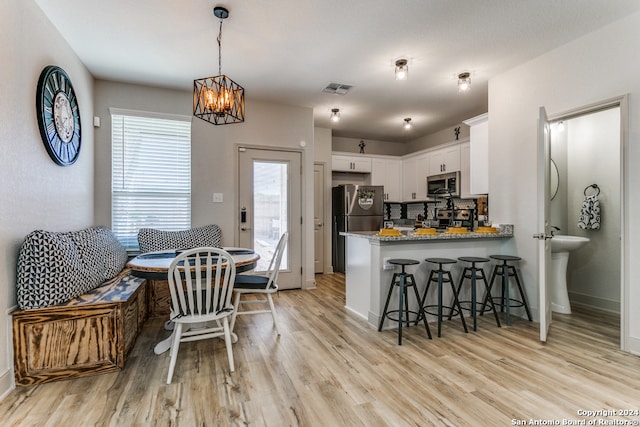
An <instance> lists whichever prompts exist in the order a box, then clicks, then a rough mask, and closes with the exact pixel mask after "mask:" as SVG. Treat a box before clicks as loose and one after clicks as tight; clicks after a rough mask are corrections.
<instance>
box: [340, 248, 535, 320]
mask: <svg viewBox="0 0 640 427" xmlns="http://www.w3.org/2000/svg"><path fill="white" fill-rule="evenodd" d="M512 244H513V242H511V239H509V238H486V239H484V238H483V239H459V240H457V239H452V240H438V241H394V242H381V241H376V240H371V239H368V238H367V237H366V236H352V235H348V236H346V286H345V292H346V301H345V302H346V304H345V308H346V309H347V310H348V311H349V312H351V313H353V314H355V315H356V316H358V317H360V318H361V319H364V320H366V321H367V322H368V323H369V325H370V326H371V327H372V328H377V327H378V322H379V321H380V317H381V316H382V311H383V309H384V303H385V301H386V297H387V294H388V292H389V284H390V283H391V278H392V277H393V273H394V272H395V273H397V272H399V269H390V270H387V269H385V268H384V265H385V260H387V259H390V258H410V259H417V260H424V259H425V258H429V257H445V258H453V259H456V258H457V257H459V256H460V255H461V254H465V255H467V256H476V257H488V256H489V255H491V254H502V253H509V252H511V251H512V250H513V249H512V248H511V245H512ZM463 267H464V265H463V263H457V264H455V265H453V266H452V267H451V271H452V274H453V278H454V281H455V282H456V283H457V282H458V280H459V277H460V274H461V273H462V268H463ZM430 268H431V267H430V266H428V265H427V264H426V263H425V262H424V261H423V262H421V263H420V265H416V266H411V267H409V268H408V272H410V273H413V274H414V276H415V280H416V283H417V284H418V292H419V293H420V295H422V294H423V292H424V290H425V287H426V282H427V278H428V275H429V269H430ZM488 268H489V267H488V266H487V267H485V269H487V270H488ZM432 288H433V289H434V292H435V288H436V287H435V286H432ZM444 289H445V292H444V295H443V297H444V301H450V299H451V298H452V294H451V290H450V289H447V287H445V288H444ZM429 298H430V299H431V300H432V298H434V295H433V294H432V292H431V291H430V292H429ZM461 299H463V300H469V299H470V295H469V294H468V292H467V289H465V290H464V291H463V294H462V295H461ZM414 300H415V298H409V301H408V302H409V309H410V310H416V309H417V306H416V304H415V301H414ZM389 306H390V307H397V306H398V299H397V292H396V293H394V295H393V297H392V299H391V302H390V305H389ZM514 314H515V315H517V316H524V310H520V308H518V309H515V310H514ZM465 315H468V313H465ZM428 317H429V319H428V321H429V322H433V321H435V320H436V318H435V316H432V315H428ZM396 327H397V323H396V322H388V324H387V322H385V325H384V328H385V329H387V328H396ZM422 332H424V330H423V331H422Z"/></svg>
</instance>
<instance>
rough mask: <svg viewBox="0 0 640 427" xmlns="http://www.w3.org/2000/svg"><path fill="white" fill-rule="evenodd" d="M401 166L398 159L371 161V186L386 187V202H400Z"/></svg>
mask: <svg viewBox="0 0 640 427" xmlns="http://www.w3.org/2000/svg"><path fill="white" fill-rule="evenodd" d="M400 165H401V161H400V160H397V159H390V158H387V159H378V158H376V159H372V161H371V185H383V186H384V200H385V202H400V201H401V200H402V198H401V197H402V195H401V193H400V187H401V184H400V181H401V177H400Z"/></svg>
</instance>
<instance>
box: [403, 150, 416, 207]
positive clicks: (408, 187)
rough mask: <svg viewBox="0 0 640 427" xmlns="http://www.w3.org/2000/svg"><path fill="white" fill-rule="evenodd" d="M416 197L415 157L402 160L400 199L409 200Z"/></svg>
mask: <svg viewBox="0 0 640 427" xmlns="http://www.w3.org/2000/svg"><path fill="white" fill-rule="evenodd" d="M415 199H416V159H415V158H409V159H404V160H403V161H402V201H403V202H411V201H413V200H415Z"/></svg>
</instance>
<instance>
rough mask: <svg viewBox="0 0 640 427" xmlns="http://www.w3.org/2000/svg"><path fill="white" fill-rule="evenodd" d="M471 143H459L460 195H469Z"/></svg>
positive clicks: (466, 196)
mask: <svg viewBox="0 0 640 427" xmlns="http://www.w3.org/2000/svg"><path fill="white" fill-rule="evenodd" d="M470 164H471V144H470V143H468V142H466V143H464V144H462V145H460V197H462V198H463V199H464V198H469V197H472V195H471V173H470V169H471V168H470Z"/></svg>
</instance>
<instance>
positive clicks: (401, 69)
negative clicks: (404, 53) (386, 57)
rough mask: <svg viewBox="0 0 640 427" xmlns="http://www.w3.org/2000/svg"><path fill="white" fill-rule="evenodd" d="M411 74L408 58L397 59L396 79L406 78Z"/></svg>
mask: <svg viewBox="0 0 640 427" xmlns="http://www.w3.org/2000/svg"><path fill="white" fill-rule="evenodd" d="M408 76H409V66H408V65H407V60H406V59H398V60H397V61H396V80H406V79H407V77H408Z"/></svg>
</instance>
